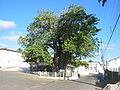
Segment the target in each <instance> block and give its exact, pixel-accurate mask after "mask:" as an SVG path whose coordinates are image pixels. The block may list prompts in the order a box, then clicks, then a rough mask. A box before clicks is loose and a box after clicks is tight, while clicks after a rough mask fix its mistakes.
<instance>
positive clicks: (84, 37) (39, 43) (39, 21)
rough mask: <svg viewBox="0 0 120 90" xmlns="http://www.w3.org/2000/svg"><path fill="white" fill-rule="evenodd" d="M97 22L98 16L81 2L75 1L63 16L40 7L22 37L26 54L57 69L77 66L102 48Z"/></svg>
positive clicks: (29, 59) (25, 55)
mask: <svg viewBox="0 0 120 90" xmlns="http://www.w3.org/2000/svg"><path fill="white" fill-rule="evenodd" d="M97 23H98V19H97V18H96V17H95V16H94V15H92V14H89V15H87V14H86V13H85V9H84V8H83V7H81V6H76V5H71V6H69V7H68V8H66V9H64V10H63V12H62V13H61V15H60V16H57V15H55V14H54V13H53V12H51V11H46V10H41V11H38V16H37V17H35V18H34V22H33V23H31V24H30V25H29V26H28V28H27V31H28V34H27V36H25V37H20V38H19V43H20V44H21V45H22V46H24V47H25V50H24V52H23V55H24V57H25V59H26V61H27V62H44V63H45V64H53V65H54V68H55V69H56V70H58V69H64V68H66V66H67V64H72V65H74V66H76V67H77V66H79V65H80V64H81V62H80V60H81V59H82V58H86V57H91V56H93V54H94V53H95V52H96V51H97V49H98V46H97V44H96V42H97V41H98V39H97V38H95V35H97V32H99V29H97V27H96V26H95V25H96V24H97ZM52 57H53V58H52ZM51 59H52V61H51Z"/></svg>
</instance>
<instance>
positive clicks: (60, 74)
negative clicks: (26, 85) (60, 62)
mask: <svg viewBox="0 0 120 90" xmlns="http://www.w3.org/2000/svg"><path fill="white" fill-rule="evenodd" d="M33 73H34V74H37V75H38V76H39V77H40V78H47V79H60V80H75V79H78V75H77V73H71V74H70V75H69V76H68V75H67V73H66V72H58V73H57V72H47V71H39V72H33Z"/></svg>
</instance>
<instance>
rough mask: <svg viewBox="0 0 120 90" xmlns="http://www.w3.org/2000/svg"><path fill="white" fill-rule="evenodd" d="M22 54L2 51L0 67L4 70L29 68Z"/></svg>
mask: <svg viewBox="0 0 120 90" xmlns="http://www.w3.org/2000/svg"><path fill="white" fill-rule="evenodd" d="M23 61H24V59H23V58H22V53H19V52H15V51H10V50H1V49H0V67H2V68H12V67H15V68H17V67H18V68H19V69H20V68H28V67H29V64H28V63H26V62H23Z"/></svg>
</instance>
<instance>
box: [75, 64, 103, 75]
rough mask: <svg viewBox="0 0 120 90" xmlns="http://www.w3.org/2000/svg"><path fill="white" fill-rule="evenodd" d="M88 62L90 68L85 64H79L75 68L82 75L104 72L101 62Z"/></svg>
mask: <svg viewBox="0 0 120 90" xmlns="http://www.w3.org/2000/svg"><path fill="white" fill-rule="evenodd" d="M88 64H89V68H88V69H86V68H85V66H79V67H78V68H76V69H75V70H77V72H78V74H80V75H89V74H98V73H103V72H104V71H103V68H102V66H101V65H100V63H99V62H89V63H88Z"/></svg>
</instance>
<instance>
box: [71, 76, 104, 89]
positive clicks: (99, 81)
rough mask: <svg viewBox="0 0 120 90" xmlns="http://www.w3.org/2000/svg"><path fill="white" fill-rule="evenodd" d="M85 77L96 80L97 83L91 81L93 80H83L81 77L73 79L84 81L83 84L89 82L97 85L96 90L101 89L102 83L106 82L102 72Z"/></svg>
mask: <svg viewBox="0 0 120 90" xmlns="http://www.w3.org/2000/svg"><path fill="white" fill-rule="evenodd" d="M85 78H88V79H92V80H95V84H94V83H91V82H86V81H81V80H79V79H78V80H72V81H74V82H79V83H83V84H88V85H92V86H96V88H95V89H96V90H101V89H99V88H102V87H100V86H101V84H104V83H105V81H104V79H103V75H102V74H96V75H91V76H87V77H85ZM97 87H99V88H97Z"/></svg>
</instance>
